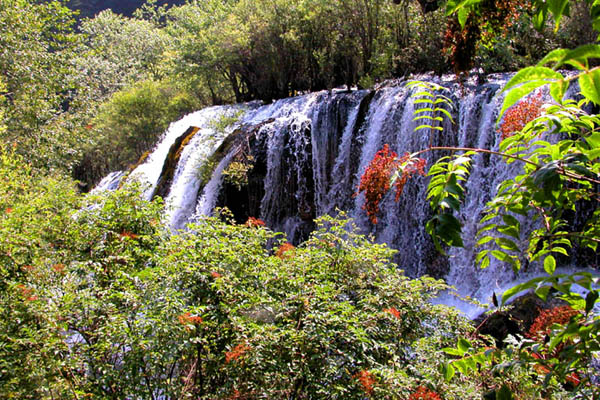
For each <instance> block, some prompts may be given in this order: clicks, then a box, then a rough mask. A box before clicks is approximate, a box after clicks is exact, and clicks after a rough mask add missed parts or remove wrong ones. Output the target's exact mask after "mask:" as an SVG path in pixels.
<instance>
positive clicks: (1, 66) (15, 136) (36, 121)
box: [0, 0, 77, 169]
mask: <svg viewBox="0 0 600 400" xmlns="http://www.w3.org/2000/svg"><path fill="white" fill-rule="evenodd" d="M73 24H74V20H73V13H72V11H71V10H69V9H68V8H66V7H64V6H63V5H62V3H60V2H58V1H50V2H43V3H39V4H38V3H34V2H31V1H26V0H4V1H2V2H1V3H0V74H1V77H2V79H3V81H4V84H5V90H4V91H3V92H1V93H0V96H2V99H3V100H4V101H5V102H6V110H7V113H6V116H5V117H6V125H7V130H6V132H5V133H4V135H3V140H4V141H5V142H8V143H16V144H17V148H18V151H19V152H21V153H22V154H26V155H27V156H28V157H29V158H30V159H31V160H32V161H34V162H35V164H36V165H37V166H39V167H43V168H48V169H53V168H58V169H60V168H61V164H62V163H64V162H69V160H68V156H67V155H68V153H69V151H68V149H66V148H65V147H68V145H69V144H70V143H69V141H66V142H65V141H64V138H62V137H60V133H62V132H61V130H60V129H58V128H57V127H55V126H54V127H53V126H52V123H53V121H54V119H55V118H56V116H57V115H59V114H60V113H61V112H63V111H64V109H65V108H68V106H69V102H70V98H71V96H72V92H73V90H74V88H75V83H74V82H73V80H72V79H71V76H72V74H71V72H72V69H71V64H70V60H71V59H72V58H73V49H74V46H75V43H76V41H77V39H76V36H75V34H74V33H73V32H72V27H73Z"/></svg>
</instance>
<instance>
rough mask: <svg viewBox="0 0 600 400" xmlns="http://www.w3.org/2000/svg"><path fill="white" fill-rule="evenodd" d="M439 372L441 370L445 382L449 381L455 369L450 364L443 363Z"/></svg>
mask: <svg viewBox="0 0 600 400" xmlns="http://www.w3.org/2000/svg"><path fill="white" fill-rule="evenodd" d="M440 372H441V374H442V376H443V377H444V379H445V380H446V382H450V381H451V380H452V378H453V377H454V374H455V373H456V370H455V369H454V367H453V366H452V364H450V363H445V364H442V365H441V367H440Z"/></svg>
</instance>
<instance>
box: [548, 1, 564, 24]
mask: <svg viewBox="0 0 600 400" xmlns="http://www.w3.org/2000/svg"><path fill="white" fill-rule="evenodd" d="M546 1H547V4H548V9H549V10H550V12H551V13H552V16H553V17H554V32H558V27H559V26H560V19H561V18H562V16H563V15H564V14H565V13H566V12H567V11H568V7H569V0H546Z"/></svg>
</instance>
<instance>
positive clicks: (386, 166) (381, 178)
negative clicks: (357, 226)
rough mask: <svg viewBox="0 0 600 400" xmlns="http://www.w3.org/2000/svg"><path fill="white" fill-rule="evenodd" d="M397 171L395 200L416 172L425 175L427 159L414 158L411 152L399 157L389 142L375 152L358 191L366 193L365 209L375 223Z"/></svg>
mask: <svg viewBox="0 0 600 400" xmlns="http://www.w3.org/2000/svg"><path fill="white" fill-rule="evenodd" d="M395 171H398V172H399V176H398V179H397V180H396V182H395V183H394V187H395V189H396V197H395V200H396V201H398V200H399V199H400V196H401V195H402V191H403V190H404V185H405V184H406V182H407V181H408V179H410V178H411V177H412V176H413V175H414V174H415V173H418V174H420V175H425V160H424V159H421V158H413V157H412V156H411V155H410V154H409V153H405V154H404V155H403V156H402V157H400V158H398V154H396V153H395V152H394V151H391V150H390V148H389V145H387V144H385V145H384V146H383V148H382V149H381V150H379V151H378V152H377V153H376V154H375V157H374V158H373V160H371V162H370V163H369V165H368V166H367V168H366V169H365V172H364V174H363V175H362V177H361V179H360V184H359V186H358V193H360V192H364V193H365V204H364V205H363V209H364V210H365V211H366V212H367V215H368V217H369V220H370V221H371V222H372V223H373V224H376V223H377V214H378V213H379V206H380V203H381V201H382V200H383V198H384V196H385V195H386V194H387V192H388V191H389V190H390V187H391V186H390V185H391V180H392V174H393V173H394V172H395Z"/></svg>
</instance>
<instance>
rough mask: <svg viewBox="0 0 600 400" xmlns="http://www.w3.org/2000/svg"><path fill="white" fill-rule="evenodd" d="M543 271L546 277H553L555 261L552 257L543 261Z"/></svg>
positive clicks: (547, 257)
mask: <svg viewBox="0 0 600 400" xmlns="http://www.w3.org/2000/svg"><path fill="white" fill-rule="evenodd" d="M544 270H545V271H546V272H547V273H548V275H554V271H556V260H555V259H554V256H552V255H548V256H546V258H545V259H544Z"/></svg>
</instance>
